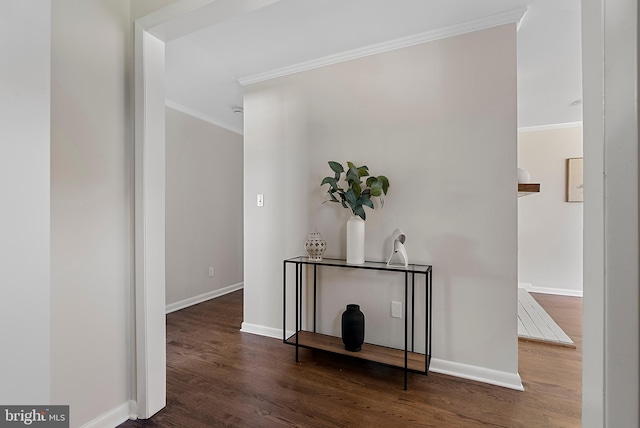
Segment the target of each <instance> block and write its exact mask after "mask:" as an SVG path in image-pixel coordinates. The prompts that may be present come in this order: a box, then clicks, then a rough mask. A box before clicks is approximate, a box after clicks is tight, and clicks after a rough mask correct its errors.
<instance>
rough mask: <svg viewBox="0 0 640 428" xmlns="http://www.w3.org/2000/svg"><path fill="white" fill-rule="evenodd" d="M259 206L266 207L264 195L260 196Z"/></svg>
mask: <svg viewBox="0 0 640 428" xmlns="http://www.w3.org/2000/svg"><path fill="white" fill-rule="evenodd" d="M258 206H259V207H264V195H258Z"/></svg>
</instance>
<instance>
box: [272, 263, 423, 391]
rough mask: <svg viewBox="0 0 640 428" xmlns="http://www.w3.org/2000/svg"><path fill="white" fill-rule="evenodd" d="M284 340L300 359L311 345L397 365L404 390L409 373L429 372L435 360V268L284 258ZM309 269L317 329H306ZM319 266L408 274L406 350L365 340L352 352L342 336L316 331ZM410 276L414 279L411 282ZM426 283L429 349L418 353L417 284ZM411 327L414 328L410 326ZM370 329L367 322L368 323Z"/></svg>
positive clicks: (405, 313)
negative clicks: (291, 320) (291, 301)
mask: <svg viewBox="0 0 640 428" xmlns="http://www.w3.org/2000/svg"><path fill="white" fill-rule="evenodd" d="M283 265H284V266H283V271H284V272H283V277H284V279H283V308H282V323H283V329H282V330H283V342H284V343H285V344H287V345H293V346H295V348H296V362H298V349H299V348H309V349H319V350H322V351H327V352H332V353H335V354H341V355H347V356H350V357H354V358H359V359H362V360H367V361H373V362H376V363H379V364H383V365H386V366H391V367H397V368H401V369H403V370H404V389H405V390H406V389H407V373H408V372H415V373H420V374H424V375H427V374H428V372H429V364H430V362H431V312H432V310H431V301H432V298H431V294H432V291H431V277H432V267H431V266H429V265H416V264H410V265H408V266H407V267H406V268H405V267H404V266H387V264H386V263H385V262H369V261H367V262H365V263H364V264H359V265H353V264H347V262H346V261H345V260H341V259H326V258H325V259H322V260H321V261H312V260H309V258H308V257H302V256H300V257H294V258H291V259H286V260H284V263H283ZM289 266H295V275H296V281H295V296H296V297H295V309H296V315H295V318H296V327H295V333H293V334H292V335H291V336H289V337H287V268H288V267H289ZM307 268H312V269H313V284H312V285H313V331H308V330H303V328H302V319H303V311H302V309H303V304H302V303H303V302H302V300H303V296H302V286H303V272H306V269H307ZM318 268H323V269H327V268H339V269H365V270H377V271H386V272H395V273H396V274H398V275H404V302H403V311H404V313H403V318H404V349H396V348H389V347H385V346H379V345H374V344H370V343H366V342H365V343H364V344H363V345H362V350H361V351H358V352H349V351H347V350H345V349H344V345H343V343H342V339H341V338H340V337H335V336H329V335H325V334H320V333H318V332H316V303H317V293H318V287H317V285H318V284H317V272H318ZM421 275H422V276H424V282H420V281H418V283H417V284H416V276H418V277H419V276H421ZM409 279H410V281H409ZM420 285H423V286H424V287H425V293H424V294H425V306H424V307H425V310H426V314H425V317H424V319H425V326H424V327H425V329H424V330H425V352H424V354H422V353H416V352H414V342H415V335H414V327H415V316H414V309H415V287H416V286H420ZM409 290H411V324H410V325H409V319H408V317H407V302H408V301H409ZM409 327H410V328H409ZM409 329H410V330H411V343H410V347H409ZM365 331H366V325H365Z"/></svg>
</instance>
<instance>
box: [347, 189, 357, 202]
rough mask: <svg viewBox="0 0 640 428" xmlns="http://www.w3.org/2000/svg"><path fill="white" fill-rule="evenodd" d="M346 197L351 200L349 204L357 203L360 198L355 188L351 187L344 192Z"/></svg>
mask: <svg viewBox="0 0 640 428" xmlns="http://www.w3.org/2000/svg"><path fill="white" fill-rule="evenodd" d="M344 196H345V199H346V200H347V202H349V205H355V203H356V201H357V200H358V198H357V197H356V194H355V193H354V191H353V189H349V190H347V192H346V193H345V194H344Z"/></svg>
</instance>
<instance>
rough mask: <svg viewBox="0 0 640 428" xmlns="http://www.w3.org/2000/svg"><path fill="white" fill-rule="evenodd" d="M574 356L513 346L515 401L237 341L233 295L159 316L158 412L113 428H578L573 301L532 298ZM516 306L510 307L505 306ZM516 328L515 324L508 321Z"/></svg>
mask: <svg viewBox="0 0 640 428" xmlns="http://www.w3.org/2000/svg"><path fill="white" fill-rule="evenodd" d="M533 296H534V297H535V298H536V300H538V302H539V303H540V304H541V305H542V306H543V307H544V308H545V309H546V310H547V311H548V312H549V314H550V315H551V316H552V317H553V318H554V319H555V320H556V322H557V323H558V324H559V325H560V327H562V328H563V329H564V330H565V331H566V333H567V334H568V335H569V336H570V337H571V338H572V339H573V340H574V341H575V343H576V349H571V348H565V347H561V346H554V345H546V344H541V343H533V342H525V341H520V342H519V347H520V350H519V356H520V359H519V371H520V376H521V377H522V382H523V385H524V387H525V391H524V392H520V391H514V390H510V389H506V388H501V387H497V386H491V385H486V384H483V383H479V382H473V381H468V380H464V379H459V378H455V377H450V376H445V375H440V374H437V373H430V374H429V376H422V375H419V374H410V375H409V390H408V391H404V390H403V389H402V379H403V377H402V376H403V375H402V372H401V371H400V370H397V369H391V368H387V367H382V366H378V365H375V364H373V363H363V362H362V361H358V360H353V359H350V358H348V357H341V356H336V355H329V354H326V353H323V352H320V351H311V350H306V349H303V350H301V353H300V357H301V362H300V363H297V364H296V363H295V362H294V349H293V347H291V346H287V345H284V344H283V343H282V341H280V340H277V339H270V338H265V337H261V336H256V335H252V334H246V333H240V332H239V329H240V324H241V322H242V291H238V292H235V293H232V294H229V295H226V296H223V297H219V298H217V299H214V300H211V301H209V302H206V303H202V304H199V305H196V306H192V307H190V308H187V309H184V310H181V311H178V312H174V313H172V314H169V315H168V316H167V407H166V408H165V409H163V410H162V411H160V412H159V413H158V414H156V415H155V416H154V417H153V418H151V419H149V420H138V421H128V422H125V423H124V424H122V425H121V427H189V428H197V427H216V426H228V427H271V426H274V427H276V426H302V427H376V426H377V427H381V428H382V427H403V426H425V427H477V426H494V427H528V428H529V427H579V426H580V417H581V357H582V328H581V320H582V299H580V298H575V297H561V296H551V295H543V294H533ZM514 304H515V302H514ZM514 322H515V320H514Z"/></svg>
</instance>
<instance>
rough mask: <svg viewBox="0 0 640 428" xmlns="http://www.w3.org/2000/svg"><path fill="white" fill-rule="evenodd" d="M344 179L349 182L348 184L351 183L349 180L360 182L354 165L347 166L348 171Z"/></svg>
mask: <svg viewBox="0 0 640 428" xmlns="http://www.w3.org/2000/svg"><path fill="white" fill-rule="evenodd" d="M346 180H347V182H349V184H351V182H353V181H358V182H360V177H358V169H357V168H355V167H353V168H349V171H347V176H346Z"/></svg>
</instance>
